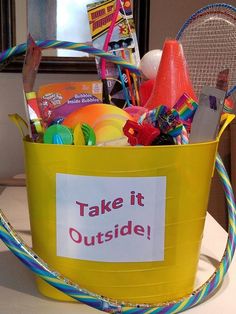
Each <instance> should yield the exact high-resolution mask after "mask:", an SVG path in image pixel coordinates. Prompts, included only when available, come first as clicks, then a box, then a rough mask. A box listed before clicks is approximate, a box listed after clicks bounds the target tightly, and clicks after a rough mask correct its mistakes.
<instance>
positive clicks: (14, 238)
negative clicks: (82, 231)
mask: <svg viewBox="0 0 236 314" xmlns="http://www.w3.org/2000/svg"><path fill="white" fill-rule="evenodd" d="M37 45H38V46H39V47H41V48H42V49H49V48H64V49H72V50H78V51H84V52H87V53H89V54H93V55H95V56H98V57H103V58H105V59H106V60H109V61H110V62H113V63H115V64H118V65H120V66H122V67H125V68H127V69H129V70H130V71H131V72H134V73H136V74H138V75H139V74H140V72H139V70H138V68H137V67H135V66H134V65H132V64H129V63H128V62H126V61H125V60H124V59H122V58H120V57H118V56H115V55H112V54H110V53H105V52H104V51H102V50H99V49H96V48H94V47H91V46H87V45H84V44H79V43H73V42H66V41H56V40H54V41H53V40H46V41H38V42H37ZM26 48H27V46H26V44H21V45H18V46H15V47H13V48H10V49H8V50H6V51H4V52H2V53H1V54H0V64H1V63H4V62H5V61H6V60H7V59H9V58H12V57H14V56H18V55H21V54H23V53H24V52H25V51H26ZM216 169H217V171H218V174H219V176H220V179H221V182H222V184H223V187H224V192H225V197H226V201H227V207H228V218H229V219H228V220H229V225H228V240H227V244H226V248H225V252H224V254H223V257H222V259H221V262H220V264H219V266H218V267H217V269H216V270H215V272H214V273H213V274H212V275H211V276H210V278H209V279H208V280H207V281H206V282H205V283H204V284H203V285H202V286H201V287H199V288H198V289H196V290H195V291H193V292H192V293H191V294H190V295H188V296H186V297H184V298H182V299H178V300H174V301H171V302H168V303H163V304H158V305H155V304H150V305H148V304H145V305H143V304H141V305H137V304H129V303H119V302H118V301H116V300H111V299H106V298H104V297H102V296H100V295H97V294H95V293H92V292H89V291H87V290H85V289H83V288H81V287H80V286H79V285H78V284H75V283H73V282H72V281H71V280H69V279H67V278H65V277H64V276H62V275H61V274H60V273H58V272H57V271H55V270H53V269H51V268H50V267H49V266H48V265H47V264H46V263H45V262H44V261H43V260H42V259H41V258H40V257H39V256H37V255H36V254H35V253H34V252H33V251H32V250H31V249H30V248H29V247H28V246H27V245H26V244H25V243H24V241H23V240H22V239H21V238H20V236H19V235H18V234H17V233H16V232H15V230H14V229H13V227H12V226H11V225H10V223H9V222H8V220H7V218H6V217H5V216H4V214H3V212H2V211H1V210H0V239H1V240H2V241H3V242H4V243H5V244H6V246H7V247H8V248H9V249H10V250H11V252H12V253H13V254H14V255H16V256H17V257H18V258H19V259H20V260H21V261H22V262H23V263H24V264H25V265H26V266H27V267H28V268H29V269H30V270H32V271H33V272H34V273H35V274H36V275H38V276H39V277H40V278H42V279H43V280H45V281H46V282H47V283H49V284H50V285H52V286H53V287H55V288H57V289H58V290H60V291H62V292H64V293H65V294H67V295H68V296H70V297H72V298H74V299H75V300H78V301H80V302H82V303H84V304H87V305H88V306H91V307H93V308H95V309H97V310H101V311H104V312H107V313H113V314H118V313H126V314H149V313H152V314H156V313H163V314H164V313H168V314H172V313H179V312H182V311H184V310H187V309H189V308H191V307H193V306H195V305H197V304H199V303H201V302H203V301H204V300H205V299H206V298H207V297H208V296H209V295H211V294H212V293H213V292H214V291H215V290H216V289H217V288H218V287H219V285H220V284H221V282H222V280H223V278H224V276H225V274H226V273H227V271H228V268H229V266H230V264H231V261H232V258H233V255H234V252H235V245H236V228H235V226H236V205H235V200H234V195H233V190H232V187H231V184H230V180H229V177H228V174H227V172H226V169H225V167H224V164H223V162H222V160H221V158H220V156H219V155H217V157H216Z"/></svg>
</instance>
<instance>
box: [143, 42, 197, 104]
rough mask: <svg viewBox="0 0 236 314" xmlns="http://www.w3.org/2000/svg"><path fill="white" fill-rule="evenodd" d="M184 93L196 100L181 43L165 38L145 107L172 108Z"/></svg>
mask: <svg viewBox="0 0 236 314" xmlns="http://www.w3.org/2000/svg"><path fill="white" fill-rule="evenodd" d="M184 93H187V94H188V95H189V96H190V97H191V98H193V99H194V100H195V101H196V100H197V97H196V95H195V92H194V90H193V87H192V83H191V81H190V78H189V74H188V69H187V64H186V60H185V57H184V54H183V49H182V46H181V44H180V43H179V42H178V41H177V40H166V41H165V43H164V48H163V53H162V57H161V62H160V66H159V69H158V72H157V76H156V80H155V84H154V88H153V90H152V93H151V96H150V98H149V99H148V101H147V103H146V105H145V107H146V108H148V109H149V110H150V109H154V108H156V107H158V106H160V105H165V106H167V107H169V108H172V107H173V106H174V105H175V103H176V101H177V100H178V99H179V98H180V97H181V96H182V95H183V94H184Z"/></svg>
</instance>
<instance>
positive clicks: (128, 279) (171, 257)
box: [24, 121, 229, 303]
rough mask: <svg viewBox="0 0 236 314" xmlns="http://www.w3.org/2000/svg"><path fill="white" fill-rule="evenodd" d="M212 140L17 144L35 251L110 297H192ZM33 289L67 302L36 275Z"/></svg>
mask: <svg viewBox="0 0 236 314" xmlns="http://www.w3.org/2000/svg"><path fill="white" fill-rule="evenodd" d="M228 123H229V121H228V122H226V123H225V125H224V127H223V128H222V130H221V132H223V129H224V128H225V127H226V124H228ZM218 141H219V138H218V139H217V140H216V141H213V142H207V143H199V144H189V145H180V146H177V145H176V146H151V147H150V146H146V147H95V146H72V145H71V146H69V145H48V144H38V143H32V142H29V141H27V140H24V148H25V162H26V175H27V191H28V201H29V210H30V222H31V231H32V239H33V249H34V251H35V252H36V253H37V254H38V255H39V256H40V257H41V258H43V260H45V261H46V262H47V263H48V264H49V265H50V266H51V267H53V268H54V269H56V270H57V271H59V272H60V273H61V274H63V275H65V276H66V277H67V278H70V279H71V280H73V281H74V282H77V283H78V284H79V285H80V286H81V287H82V288H85V289H88V290H89V291H91V292H95V293H97V294H100V295H104V296H106V297H109V298H114V299H116V300H125V301H130V302H132V303H158V302H165V301H168V300H173V299H176V298H179V297H183V296H184V295H186V294H188V293H191V292H192V290H193V286H194V280H195V275H196V271H197V265H198V259H199V251H200V245H201V239H202V234H203V228H204V222H205V215H206V209H207V203H208V195H209V190H210V184H211V177H212V173H213V171H214V162H215V155H216V151H217V146H218ZM104 182H105V183H104ZM112 191H113V192H112ZM125 191H128V192H127V194H125ZM76 193H78V196H77V195H76ZM97 194H98V195H97ZM75 195H76V196H75ZM101 196H103V201H104V203H103V206H102V205H101V204H100V203H99V205H98V199H99V197H100V199H101ZM144 196H145V197H144ZM70 197H71V198H72V199H73V202H71V201H69V203H68V202H67V198H70ZM125 197H127V198H128V199H129V203H128V201H127V203H126V202H125V201H124V200H125ZM90 198H91V202H90ZM145 198H147V201H146V200H145ZM150 200H151V201H150ZM153 200H154V204H151V202H153ZM96 201H97V203H96ZM66 202H67V203H66ZM89 202H90V204H89ZM145 202H146V203H145ZM81 204H82V205H81ZM95 204H96V206H95ZM104 204H105V205H104ZM131 205H132V206H131ZM144 205H145V206H144ZM63 206H65V207H63ZM106 206H107V207H106ZM102 207H103V208H102ZM149 207H150V208H149ZM151 207H152V208H151ZM157 207H158V208H157ZM160 208H161V209H160ZM71 211H72V217H69V216H70V213H71ZM75 211H76V212H75ZM157 213H158V214H157ZM139 214H140V216H139ZM136 216H137V217H136ZM83 219H85V222H84V220H83ZM104 219H105V220H104ZM81 221H82V222H81ZM81 224H82V225H81ZM86 224H87V226H86ZM99 228H100V229H99ZM58 230H63V232H64V233H63V232H62V233H60V232H61V231H58ZM99 230H100V233H99ZM86 232H90V234H94V235H93V236H90V237H88V236H87V237H86V236H85V234H86ZM91 232H92V233H91ZM60 241H62V242H61V243H60ZM86 241H87V243H85V242H86ZM67 242H70V243H67ZM87 249H88V250H89V252H87V251H86V250H87ZM86 252H87V253H86ZM37 285H38V288H39V291H40V292H41V293H42V294H43V295H45V296H48V297H51V298H54V299H58V300H67V301H68V300H71V301H72V299H70V298H69V297H67V296H65V295H64V294H62V293H61V292H59V291H57V290H56V289H55V288H53V287H51V286H49V285H48V284H47V283H45V282H44V281H42V280H41V279H38V278H37Z"/></svg>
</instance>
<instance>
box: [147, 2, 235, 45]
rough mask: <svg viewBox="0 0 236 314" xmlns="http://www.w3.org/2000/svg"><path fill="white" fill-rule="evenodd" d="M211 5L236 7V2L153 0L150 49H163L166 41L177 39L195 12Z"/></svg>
mask: <svg viewBox="0 0 236 314" xmlns="http://www.w3.org/2000/svg"><path fill="white" fill-rule="evenodd" d="M143 1H145V0H143ZM211 3H227V4H231V5H233V6H235V7H236V0H225V1H217V0H215V1H214V0H151V9H150V22H151V29H150V41H149V43H150V45H149V48H150V49H161V48H162V46H163V43H164V40H165V39H166V38H175V36H176V35H177V32H178V30H179V29H180V28H181V26H182V25H183V23H184V22H185V21H186V20H187V19H188V18H189V17H190V16H191V15H192V14H193V13H194V12H196V11H197V10H198V9H200V8H202V7H204V6H206V5H208V4H211Z"/></svg>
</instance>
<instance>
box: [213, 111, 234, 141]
mask: <svg viewBox="0 0 236 314" xmlns="http://www.w3.org/2000/svg"><path fill="white" fill-rule="evenodd" d="M234 118H235V114H232V113H224V114H223V115H222V116H221V124H222V126H221V128H220V131H219V133H218V135H217V138H216V139H217V140H220V138H221V135H222V134H223V132H224V130H225V129H226V128H227V126H228V125H229V124H230V123H231V122H232V121H233V120H234Z"/></svg>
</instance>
